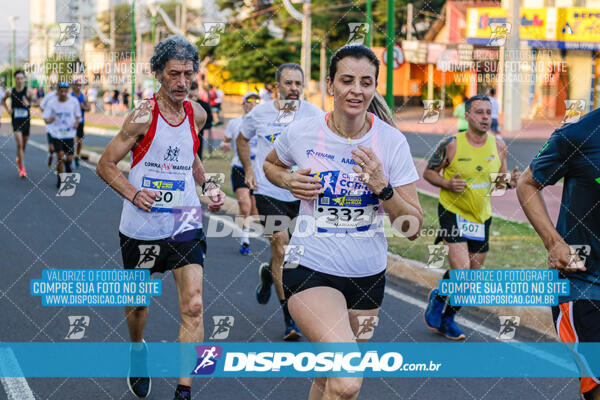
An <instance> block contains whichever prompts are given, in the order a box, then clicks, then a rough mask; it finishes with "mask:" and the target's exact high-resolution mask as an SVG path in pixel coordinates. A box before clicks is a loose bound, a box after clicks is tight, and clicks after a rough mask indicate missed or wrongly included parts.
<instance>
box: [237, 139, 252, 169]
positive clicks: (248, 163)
mask: <svg viewBox="0 0 600 400" xmlns="http://www.w3.org/2000/svg"><path fill="white" fill-rule="evenodd" d="M235 144H236V146H237V152H238V156H239V157H240V161H241V162H242V166H243V167H244V170H245V171H248V170H252V160H250V139H246V137H245V136H244V135H242V133H241V132H240V134H239V135H238V136H237V139H236V140H235Z"/></svg>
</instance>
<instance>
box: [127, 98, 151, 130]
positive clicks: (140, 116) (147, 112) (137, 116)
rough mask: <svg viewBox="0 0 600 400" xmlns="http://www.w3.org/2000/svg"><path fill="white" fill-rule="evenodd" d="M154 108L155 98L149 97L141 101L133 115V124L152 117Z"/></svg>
mask: <svg viewBox="0 0 600 400" xmlns="http://www.w3.org/2000/svg"><path fill="white" fill-rule="evenodd" d="M153 109H154V99H148V100H144V101H142V102H140V104H139V106H138V107H137V108H136V109H135V110H134V112H133V115H132V116H131V123H132V124H144V123H146V122H148V121H150V120H151V119H152V110H153Z"/></svg>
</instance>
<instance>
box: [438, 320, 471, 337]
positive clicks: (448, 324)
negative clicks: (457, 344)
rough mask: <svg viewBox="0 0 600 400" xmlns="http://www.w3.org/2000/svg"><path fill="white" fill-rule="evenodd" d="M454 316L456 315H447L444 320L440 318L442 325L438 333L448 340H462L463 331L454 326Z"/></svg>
mask: <svg viewBox="0 0 600 400" xmlns="http://www.w3.org/2000/svg"><path fill="white" fill-rule="evenodd" d="M455 315H456V314H452V315H447V316H445V317H444V318H442V325H441V326H440V328H439V329H438V332H439V333H440V334H442V335H444V336H446V337H447V338H448V339H452V340H461V339H464V338H465V337H466V336H465V333H464V332H463V330H462V329H460V328H459V327H458V325H456V322H454V316H455Z"/></svg>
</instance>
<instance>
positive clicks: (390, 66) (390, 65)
mask: <svg viewBox="0 0 600 400" xmlns="http://www.w3.org/2000/svg"><path fill="white" fill-rule="evenodd" d="M387 11H388V12H387V18H388V20H387V39H386V42H387V44H386V47H387V55H386V60H387V67H386V70H387V79H386V89H385V100H386V102H387V104H388V107H389V108H390V110H392V113H393V112H394V0H388V10H387Z"/></svg>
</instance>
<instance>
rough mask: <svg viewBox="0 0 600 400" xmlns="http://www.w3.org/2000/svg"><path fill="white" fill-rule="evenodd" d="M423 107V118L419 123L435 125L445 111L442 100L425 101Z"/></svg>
mask: <svg viewBox="0 0 600 400" xmlns="http://www.w3.org/2000/svg"><path fill="white" fill-rule="evenodd" d="M423 107H424V109H423V117H421V120H420V121H419V123H420V124H435V123H436V122H438V120H439V119H440V115H441V114H442V111H443V110H444V102H443V101H442V100H423Z"/></svg>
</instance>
